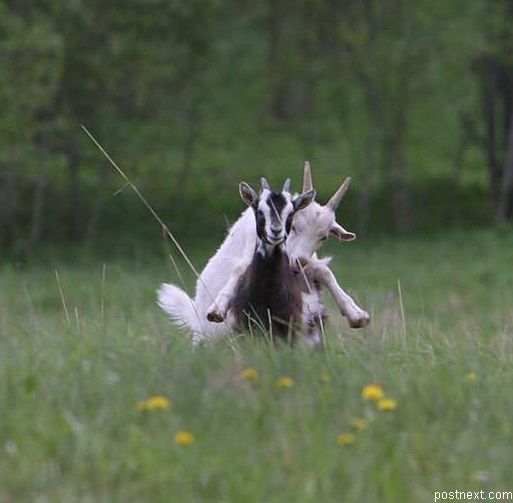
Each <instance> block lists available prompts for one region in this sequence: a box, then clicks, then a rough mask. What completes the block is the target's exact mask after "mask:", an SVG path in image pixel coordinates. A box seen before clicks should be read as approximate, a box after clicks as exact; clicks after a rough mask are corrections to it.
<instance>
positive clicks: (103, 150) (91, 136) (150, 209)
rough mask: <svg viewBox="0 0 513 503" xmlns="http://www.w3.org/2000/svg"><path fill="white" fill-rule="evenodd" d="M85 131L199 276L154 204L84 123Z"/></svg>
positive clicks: (197, 275)
mask: <svg viewBox="0 0 513 503" xmlns="http://www.w3.org/2000/svg"><path fill="white" fill-rule="evenodd" d="M80 127H81V128H82V130H83V131H84V133H85V134H86V135H87V136H88V137H89V139H90V140H91V141H92V142H93V143H94V144H95V145H96V147H97V148H98V150H99V151H100V152H101V153H102V154H103V155H104V156H105V158H106V159H107V160H108V161H109V162H110V164H112V166H113V167H114V169H115V170H116V171H117V172H118V173H119V174H120V175H121V177H122V178H123V179H124V180H125V182H126V183H127V184H128V185H129V186H130V188H131V189H132V190H133V191H134V192H135V193H136V195H137V197H138V198H139V199H140V200H141V202H142V203H143V204H144V206H146V208H147V209H148V211H149V212H150V213H151V214H152V215H153V218H155V220H156V221H157V222H158V223H159V224H160V226H161V227H162V228H163V229H164V231H165V233H166V234H167V235H168V236H169V238H170V239H171V241H173V244H174V245H175V246H176V248H177V249H178V251H179V252H180V253H181V255H182V257H183V258H184V259H185V261H186V262H187V265H188V266H189V267H190V269H191V271H192V272H193V273H194V274H195V275H196V277H197V278H199V273H198V271H197V270H196V268H195V267H194V265H193V263H192V262H191V261H190V259H189V257H188V256H187V254H186V253H185V251H184V249H183V248H182V246H181V245H180V243H179V242H178V241H177V239H176V238H175V236H174V235H173V233H172V232H171V231H170V230H169V228H168V227H167V225H166V224H165V223H164V221H163V220H162V219H161V218H160V217H159V215H158V214H157V212H156V211H155V210H154V209H153V206H152V205H151V204H150V203H149V202H148V200H147V199H146V198H145V197H144V196H143V194H142V193H141V191H140V190H139V189H138V188H137V186H136V185H135V184H134V183H133V182H132V180H130V178H128V176H127V175H126V174H125V172H124V171H123V170H122V169H121V168H120V167H119V166H118V165H117V164H116V163H115V162H114V161H113V160H112V158H111V157H110V155H109V154H108V153H107V152H106V151H105V149H104V148H103V147H102V146H101V145H100V143H99V142H98V140H97V139H96V138H95V137H94V136H93V135H92V134H91V133H90V132H89V130H88V129H87V128H86V127H85V126H84V125H83V124H82V125H81V126H80Z"/></svg>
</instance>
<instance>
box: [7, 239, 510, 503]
mask: <svg viewBox="0 0 513 503" xmlns="http://www.w3.org/2000/svg"><path fill="white" fill-rule="evenodd" d="M328 248H329V249H328V250H327V253H329V252H332V253H333V254H334V255H335V256H336V258H335V261H334V268H335V269H336V272H337V276H338V278H339V280H340V282H341V284H343V285H344V286H345V287H347V289H348V290H349V291H352V292H354V293H356V294H357V297H358V299H359V301H360V303H361V305H363V306H365V307H366V308H367V309H368V310H369V311H371V313H372V316H373V320H372V323H371V325H370V327H369V328H367V329H365V330H351V329H349V328H348V327H347V324H346V323H345V322H344V321H343V320H341V319H339V317H338V315H337V314H336V313H334V312H333V310H332V313H331V324H330V325H329V327H327V329H326V332H327V333H326V336H327V340H328V347H327V350H326V351H325V352H321V351H319V352H309V351H307V350H304V349H302V348H288V347H279V348H273V347H270V346H269V345H268V344H266V343H265V342H264V341H262V340H248V339H244V340H235V341H231V342H230V343H226V342H223V343H220V344H216V345H212V346H210V347H204V348H200V349H197V350H192V349H191V347H190V343H189V340H188V338H187V337H185V336H183V335H181V334H179V333H178V332H177V331H176V330H174V329H173V328H172V326H171V325H170V324H169V323H168V322H167V320H166V318H165V316H164V315H163V313H162V312H160V310H159V309H158V308H157V306H156V305H155V302H154V301H155V289H156V287H157V285H158V284H159V282H161V281H163V280H173V279H175V280H176V277H175V275H174V274H173V273H172V270H171V269H170V268H169V264H168V263H167V262H166V260H165V258H164V257H162V258H161V259H159V258H155V257H153V258H147V257H145V256H144V255H140V256H139V258H138V259H131V260H127V259H118V260H107V261H106V262H105V271H104V272H105V273H104V274H103V260H102V259H101V258H99V259H91V258H89V259H87V260H85V259H79V258H77V259H67V260H64V261H61V260H59V261H53V262H52V261H44V262H39V263H31V264H29V265H27V266H23V267H21V266H16V265H8V264H4V265H3V266H2V267H1V269H0V501H2V502H20V501H49V502H54V501H65V502H68V501H70V502H74V501H94V502H103V501H105V502H107V501H108V502H110V501H120V502H129V501H137V502H140V501H151V502H153V501H156V502H159V501H166V502H167V501H179V502H189V501H216V502H220V501H225V502H239V501H240V502H280V503H281V502H289V501H290V502H309V501H316V502H331V501H344V502H353V501H354V502H367V501H369V502H374V501H376V502H403V501H404V502H417V501H434V493H435V491H443V490H468V491H470V490H472V491H478V490H481V489H484V490H485V491H489V490H493V491H513V463H512V460H513V448H512V446H513V421H512V418H513V400H512V389H513V368H512V361H513V340H512V338H513V236H512V235H511V232H508V231H504V232H502V233H496V232H493V231H459V232H457V233H451V234H450V235H449V234H447V235H444V236H440V235H433V236H427V237H422V238H420V237H419V238H402V239H392V238H389V239H387V240H378V241H367V242H366V241H365V240H360V241H357V242H355V243H353V244H347V245H343V246H341V245H338V244H330V245H329V247H328ZM213 249H214V245H206V244H203V245H201V246H197V247H196V249H195V250H193V253H192V255H193V257H194V259H195V260H196V263H198V264H201V263H202V261H204V260H205V259H206V258H207V257H208V256H209V255H210V254H211V253H212V251H213ZM56 269H57V270H58V273H59V280H60V286H61V290H62V298H63V299H64V302H65V304H66V308H67V316H66V313H65V312H64V308H63V302H62V300H61V295H60V293H59V288H58V283H57V279H56V276H55V272H54V271H55V270H56ZM182 270H183V271H184V272H185V268H184V267H182ZM398 280H400V285H401V291H402V300H403V304H404V314H405V316H404V317H403V316H402V314H401V306H400V298H399V295H398ZM187 281H188V282H189V284H190V283H191V277H190V275H188V276H187ZM330 305H331V304H330ZM247 368H252V369H256V370H257V371H258V373H259V379H256V380H249V379H245V378H244V377H243V375H242V372H243V371H244V369H247ZM284 376H286V377H290V378H291V379H292V380H293V382H292V381H290V382H289V384H292V385H291V386H289V387H281V388H280V387H278V386H277V385H276V383H277V380H279V379H280V378H281V377H284ZM249 377H251V375H249ZM369 383H379V384H380V385H382V387H383V388H384V391H385V394H386V395H387V396H388V397H390V398H393V399H394V400H396V402H397V407H396V409H395V410H393V411H388V412H381V411H379V410H377V405H376V403H375V402H373V401H366V400H364V399H363V398H362V395H361V392H362V388H363V387H364V386H365V385H367V384H369ZM156 395H163V396H165V397H167V398H168V399H169V400H170V401H171V403H170V408H166V406H167V403H166V402H165V401H164V400H161V401H160V402H159V401H155V402H151V403H150V408H151V405H153V408H154V409H155V410H139V409H140V407H139V408H138V407H137V404H139V403H140V402H141V401H144V400H147V399H148V398H150V397H153V396H156ZM147 408H148V407H147ZM355 419H357V420H360V421H357V422H356V423H355V422H354V420H355ZM179 431H188V432H191V433H192V434H193V438H190V439H189V440H193V441H192V443H189V444H188V445H180V444H179V443H177V442H176V438H175V435H176V434H177V433H178V432H179ZM343 433H350V434H351V435H346V436H344V437H342V440H343V441H345V442H346V443H343V442H342V443H341V438H340V437H339V436H340V435H341V434H343ZM181 440H182V443H186V442H187V440H188V438H187V436H185V437H183V438H181Z"/></svg>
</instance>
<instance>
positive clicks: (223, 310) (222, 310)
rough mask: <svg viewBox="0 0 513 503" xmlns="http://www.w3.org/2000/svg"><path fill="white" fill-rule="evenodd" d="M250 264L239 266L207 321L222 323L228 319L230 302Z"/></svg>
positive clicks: (217, 298) (223, 289)
mask: <svg viewBox="0 0 513 503" xmlns="http://www.w3.org/2000/svg"><path fill="white" fill-rule="evenodd" d="M248 265H249V264H248V263H246V262H240V263H239V264H237V265H236V266H235V267H234V268H233V270H232V272H231V274H230V277H229V278H228V281H227V283H226V285H224V287H223V288H222V290H221V291H220V292H219V293H218V294H217V297H216V298H215V300H214V302H213V303H212V304H211V305H210V307H209V308H208V311H207V320H208V321H211V322H213V323H222V322H223V321H224V320H225V319H226V315H227V313H228V308H229V307H230V302H231V300H232V298H233V296H234V294H235V288H236V287H237V283H238V282H239V279H240V277H241V276H242V275H243V274H244V272H245V271H246V269H247V267H248Z"/></svg>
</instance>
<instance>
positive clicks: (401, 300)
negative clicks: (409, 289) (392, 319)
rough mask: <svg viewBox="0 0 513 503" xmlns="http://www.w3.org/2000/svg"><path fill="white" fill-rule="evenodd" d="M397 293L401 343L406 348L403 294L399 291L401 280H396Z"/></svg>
mask: <svg viewBox="0 0 513 503" xmlns="http://www.w3.org/2000/svg"><path fill="white" fill-rule="evenodd" d="M397 291H398V293H399V307H400V309H401V322H402V329H403V343H404V345H405V347H407V346H408V341H407V338H406V317H405V315H404V305H403V293H402V290H401V280H400V279H399V278H397Z"/></svg>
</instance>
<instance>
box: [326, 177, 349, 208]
mask: <svg viewBox="0 0 513 503" xmlns="http://www.w3.org/2000/svg"><path fill="white" fill-rule="evenodd" d="M350 183H351V177H350V176H348V177H347V178H346V179H345V180H344V181H343V183H342V185H341V186H340V187H339V188H338V189H337V192H335V194H333V195H332V196H331V199H330V200H329V201H328V202H327V203H326V206H328V207H330V208H331V209H332V210H333V211H337V208H338V205H339V204H340V201H342V198H343V197H344V194H345V193H346V190H347V189H348V188H349V184H350Z"/></svg>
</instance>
